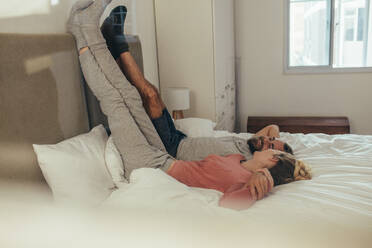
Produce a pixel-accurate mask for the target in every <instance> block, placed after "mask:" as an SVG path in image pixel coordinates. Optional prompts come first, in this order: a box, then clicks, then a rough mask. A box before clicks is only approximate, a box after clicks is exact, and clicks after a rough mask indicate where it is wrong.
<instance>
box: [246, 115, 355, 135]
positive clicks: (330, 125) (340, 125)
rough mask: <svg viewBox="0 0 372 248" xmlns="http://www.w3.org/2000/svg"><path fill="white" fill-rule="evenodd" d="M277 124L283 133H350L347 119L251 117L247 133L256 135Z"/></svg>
mask: <svg viewBox="0 0 372 248" xmlns="http://www.w3.org/2000/svg"><path fill="white" fill-rule="evenodd" d="M270 124H275V125H278V126H279V128H280V131H281V132H289V133H305V134H306V133H325V134H348V133H350V125H349V119H348V118H347V117H304V116H303V117H270V116H266V117H263V116H250V117H248V121H247V132H249V133H256V132H258V131H259V130H260V129H262V128H263V127H265V126H267V125H270Z"/></svg>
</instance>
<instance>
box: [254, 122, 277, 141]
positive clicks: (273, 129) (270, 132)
mask: <svg viewBox="0 0 372 248" xmlns="http://www.w3.org/2000/svg"><path fill="white" fill-rule="evenodd" d="M254 136H267V137H275V138H280V135H279V126H278V125H269V126H266V127H264V128H262V129H261V130H260V131H258V132H257V133H256V134H255V135H254Z"/></svg>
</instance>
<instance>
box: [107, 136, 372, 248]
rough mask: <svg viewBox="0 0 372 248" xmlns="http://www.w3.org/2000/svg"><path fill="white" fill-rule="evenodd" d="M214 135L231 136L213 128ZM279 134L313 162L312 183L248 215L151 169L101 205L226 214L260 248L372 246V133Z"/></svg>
mask: <svg viewBox="0 0 372 248" xmlns="http://www.w3.org/2000/svg"><path fill="white" fill-rule="evenodd" d="M214 135H215V136H216V137H220V136H225V135H231V134H229V133H227V132H224V131H215V133H214ZM236 135H237V134H236ZM237 136H240V137H244V138H249V137H250V136H251V135H250V134H239V135H237ZM281 137H282V140H284V141H286V142H288V143H289V144H290V145H291V146H292V147H293V149H294V151H295V156H296V157H297V158H299V159H302V160H304V161H305V162H307V163H309V164H310V165H311V167H312V171H313V179H312V180H310V181H299V182H294V183H290V184H287V185H281V186H278V187H275V188H274V189H273V191H272V192H271V193H270V194H269V195H268V196H267V197H265V198H264V199H262V200H260V201H258V202H256V203H255V204H254V205H253V206H252V207H251V208H249V209H247V210H244V211H240V212H237V211H233V210H228V209H223V208H220V207H218V199H219V197H220V196H221V193H219V192H217V191H214V190H206V189H197V188H189V187H187V186H185V185H183V184H181V183H179V182H178V181H176V180H174V179H173V178H171V177H169V176H168V175H166V174H165V173H163V172H162V171H160V170H154V169H139V170H136V171H134V172H133V173H132V177H131V183H130V184H128V185H126V186H125V187H123V188H120V189H119V190H117V191H115V192H113V194H112V195H111V197H110V198H109V199H107V201H106V202H105V204H104V205H105V206H116V207H119V208H121V209H128V210H129V209H131V210H134V209H135V210H137V211H141V210H143V211H146V212H158V213H159V211H160V212H163V213H173V214H179V215H184V214H190V213H198V215H204V216H209V217H212V218H214V219H215V218H226V217H228V218H230V219H235V220H236V221H237V226H241V225H243V226H244V230H250V233H246V232H244V231H243V232H241V234H240V235H239V239H241V238H242V236H241V235H243V237H245V238H246V241H247V242H253V241H255V242H257V244H261V245H262V247H269V246H271V245H273V247H279V246H280V247H289V246H290V245H295V244H298V242H302V241H303V242H305V243H306V245H305V243H302V245H299V246H298V247H305V246H307V245H309V244H311V242H315V243H314V244H316V246H311V247H319V246H320V245H324V247H336V246H338V247H372V136H359V135H333V136H329V135H324V134H308V135H303V134H289V133H281ZM242 228H243V227H242ZM239 230H241V229H239ZM265 232H268V233H269V234H271V236H272V235H277V236H275V238H276V239H277V241H276V242H274V243H272V240H273V239H270V238H268V237H267V236H264V235H263V233H265ZM279 234H280V235H279ZM269 237H270V235H269ZM261 238H262V239H261ZM266 239H267V240H266ZM260 240H261V241H262V242H261V243H260ZM265 240H266V241H265ZM270 240H271V241H270ZM241 241H242V240H241ZM279 241H280V242H279ZM281 242H282V243H281ZM309 242H310V243H309ZM253 243H254V242H253ZM280 243H281V244H280ZM281 245H283V246H281Z"/></svg>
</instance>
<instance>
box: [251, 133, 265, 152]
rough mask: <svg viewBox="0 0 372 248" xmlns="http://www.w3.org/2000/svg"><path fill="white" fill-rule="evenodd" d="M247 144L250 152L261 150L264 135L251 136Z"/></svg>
mask: <svg viewBox="0 0 372 248" xmlns="http://www.w3.org/2000/svg"><path fill="white" fill-rule="evenodd" d="M247 144H248V146H249V150H250V151H251V153H252V154H253V153H254V152H256V151H261V150H262V147H263V145H264V137H262V136H258V137H257V136H256V137H252V138H250V139H249V140H247Z"/></svg>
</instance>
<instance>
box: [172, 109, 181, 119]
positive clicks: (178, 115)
mask: <svg viewBox="0 0 372 248" xmlns="http://www.w3.org/2000/svg"><path fill="white" fill-rule="evenodd" d="M172 117H173V119H175V120H177V119H183V118H184V117H183V111H182V110H173V112H172Z"/></svg>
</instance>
